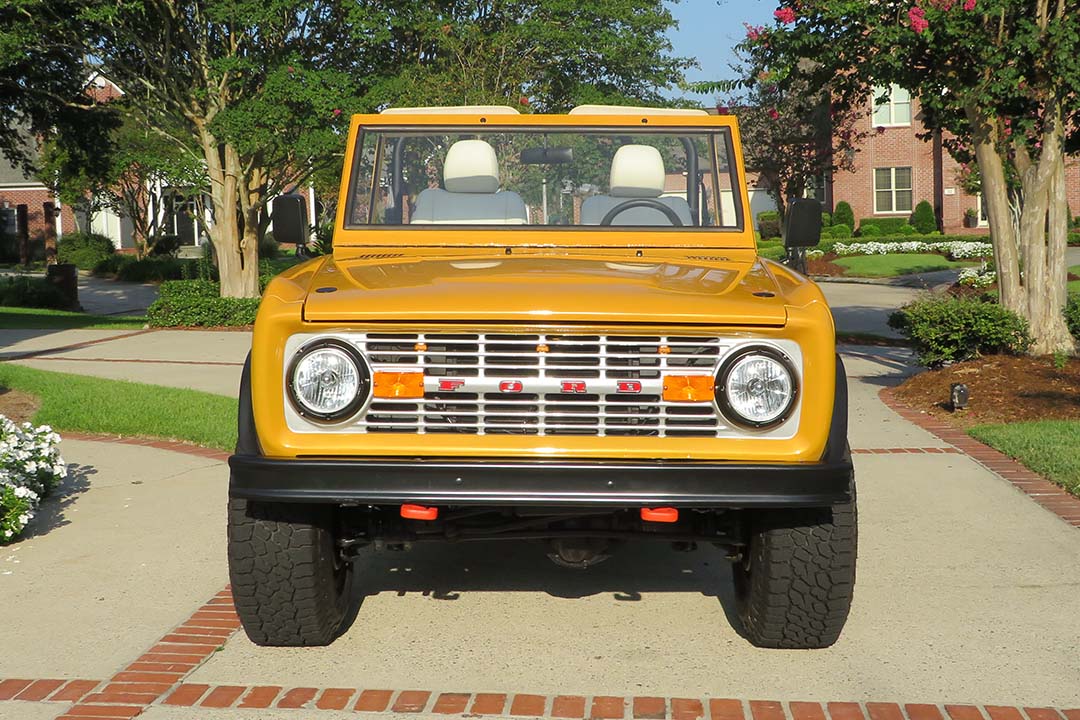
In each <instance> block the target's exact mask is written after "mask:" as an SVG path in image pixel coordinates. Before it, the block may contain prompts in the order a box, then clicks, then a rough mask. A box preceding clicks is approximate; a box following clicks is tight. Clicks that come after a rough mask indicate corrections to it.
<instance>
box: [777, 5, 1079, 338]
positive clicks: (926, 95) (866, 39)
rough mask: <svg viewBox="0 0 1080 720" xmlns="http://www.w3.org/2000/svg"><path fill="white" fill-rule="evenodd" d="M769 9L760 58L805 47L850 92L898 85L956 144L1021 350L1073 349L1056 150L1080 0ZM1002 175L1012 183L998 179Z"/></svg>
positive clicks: (789, 61) (786, 59) (792, 54)
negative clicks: (974, 174)
mask: <svg viewBox="0 0 1080 720" xmlns="http://www.w3.org/2000/svg"><path fill="white" fill-rule="evenodd" d="M776 18H777V24H776V27H775V28H773V29H772V30H771V31H770V32H769V33H767V34H766V35H763V36H762V38H760V40H759V43H760V46H761V50H760V51H761V53H762V55H763V56H764V57H765V59H766V61H767V62H768V63H769V65H770V66H772V67H779V68H790V67H793V66H795V65H797V64H798V63H799V62H800V61H801V60H802V59H803V58H813V59H814V60H815V61H816V62H817V63H818V64H819V66H818V68H817V70H816V71H815V74H814V75H815V82H817V83H821V84H824V83H825V82H828V83H830V86H831V87H832V88H833V92H834V94H836V95H837V96H839V97H842V98H844V99H845V100H846V101H847V102H851V103H855V102H858V100H859V99H860V98H862V99H865V98H867V97H869V96H870V95H871V93H872V88H873V87H874V86H880V85H886V84H889V83H895V84H897V85H900V86H902V87H905V88H907V89H908V90H910V91H911V93H912V94H913V95H914V96H915V97H917V98H918V100H919V102H920V104H921V106H922V109H923V114H924V123H925V125H926V128H927V130H928V131H929V130H935V129H940V130H943V131H946V133H948V134H951V135H952V136H955V138H956V139H957V142H959V143H962V144H963V145H964V146H966V147H968V148H970V155H971V158H972V159H973V160H974V162H975V164H976V165H977V167H978V173H979V178H980V188H981V191H982V194H983V200H984V202H985V204H986V210H987V216H988V219H989V223H990V232H991V236H992V240H993V244H994V260H995V263H996V265H997V272H998V284H999V287H1000V293H1001V303H1002V304H1003V305H1004V306H1005V307H1006V308H1008V309H1010V310H1012V311H1014V312H1016V313H1017V314H1019V315H1020V316H1022V317H1023V318H1025V319H1026V320H1027V322H1028V324H1029V326H1030V327H1031V331H1032V334H1033V335H1034V336H1035V342H1034V344H1033V345H1032V352H1034V353H1036V354H1045V353H1052V352H1057V351H1072V350H1074V349H1075V341H1074V340H1073V338H1072V336H1071V335H1070V334H1069V331H1068V328H1067V327H1066V325H1065V320H1064V318H1063V315H1062V313H1063V309H1064V307H1065V303H1066V277H1067V276H1066V262H1065V247H1066V243H1067V231H1068V218H1067V217H1066V216H1067V213H1068V210H1067V205H1066V198H1065V154H1066V148H1067V146H1070V145H1071V144H1074V143H1075V142H1076V141H1077V140H1078V139H1080V138H1078V137H1077V134H1078V128H1080V125H1078V123H1077V120H1080V93H1078V92H1077V88H1080V3H1078V2H1077V1H1076V0H1032V1H1026V0H881V1H879V2H873V3H867V2H860V1H856V0H783V1H782V2H781V6H780V8H779V9H778V10H777V11H776ZM1013 177H1015V178H1016V182H1017V183H1018V192H1012V193H1010V179H1011V178H1013ZM1014 214H1015V218H1016V222H1015V223H1014V222H1013V217H1014Z"/></svg>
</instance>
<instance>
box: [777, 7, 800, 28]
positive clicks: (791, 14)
mask: <svg viewBox="0 0 1080 720" xmlns="http://www.w3.org/2000/svg"><path fill="white" fill-rule="evenodd" d="M773 17H775V18H776V19H777V20H779V21H780V22H782V23H783V24H785V25H790V24H791V23H793V22H795V11H794V10H792V9H791V8H789V7H785V8H780V9H779V10H777V11H776V12H774V13H773Z"/></svg>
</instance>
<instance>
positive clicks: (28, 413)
mask: <svg viewBox="0 0 1080 720" xmlns="http://www.w3.org/2000/svg"><path fill="white" fill-rule="evenodd" d="M40 407H41V401H40V400H38V399H37V398H36V397H34V396H33V395H27V394H26V393H24V392H19V391H18V390H11V389H8V388H5V387H0V415H3V416H4V417H6V418H8V419H9V420H12V421H14V422H16V423H24V422H29V420H30V418H32V417H33V416H34V413H36V412H37V411H38V408H40Z"/></svg>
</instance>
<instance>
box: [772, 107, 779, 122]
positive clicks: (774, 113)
mask: <svg viewBox="0 0 1080 720" xmlns="http://www.w3.org/2000/svg"><path fill="white" fill-rule="evenodd" d="M769 117H770V118H772V119H773V120H777V119H779V117H780V113H779V112H777V111H776V108H773V109H771V110H769Z"/></svg>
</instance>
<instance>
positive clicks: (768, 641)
mask: <svg viewBox="0 0 1080 720" xmlns="http://www.w3.org/2000/svg"><path fill="white" fill-rule="evenodd" d="M856 515H857V513H856V509H855V497H854V490H853V491H852V501H851V502H850V503H846V504H843V505H834V506H833V507H831V508H829V507H825V508H805V509H792V510H768V511H762V512H759V513H755V514H753V515H752V516H751V517H750V525H751V526H750V536H749V545H748V547H747V549H746V556H745V557H744V558H743V560H742V561H740V562H736V563H735V565H734V574H735V603H736V609H737V611H738V614H739V619H740V620H741V621H742V625H743V630H744V634H745V636H746V638H747V639H748V640H749V641H750V642H751V643H753V644H754V645H756V646H757V647H764V648H787V649H805V650H810V649H818V648H826V647H829V646H830V645H832V644H833V643H835V642H836V640H837V638H839V637H840V631H841V630H843V628H844V623H845V622H846V621H847V617H848V611H849V610H850V608H851V599H852V595H853V593H854V588H855V556H856V550H857V544H858V523H857V517H856Z"/></svg>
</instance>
